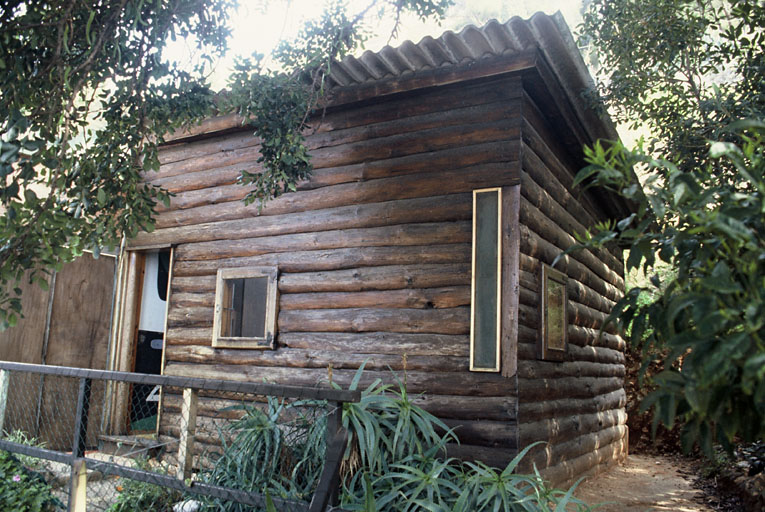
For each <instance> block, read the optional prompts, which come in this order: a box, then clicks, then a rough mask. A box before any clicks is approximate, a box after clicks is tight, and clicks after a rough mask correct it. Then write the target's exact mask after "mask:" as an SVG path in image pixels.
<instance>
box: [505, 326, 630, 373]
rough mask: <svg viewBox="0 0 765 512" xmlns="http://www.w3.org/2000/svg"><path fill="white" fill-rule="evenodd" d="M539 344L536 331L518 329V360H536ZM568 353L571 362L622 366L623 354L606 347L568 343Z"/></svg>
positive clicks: (524, 327) (524, 328) (522, 327)
mask: <svg viewBox="0 0 765 512" xmlns="http://www.w3.org/2000/svg"><path fill="white" fill-rule="evenodd" d="M538 343H539V340H538V335H537V331H536V330H532V329H529V328H528V327H526V326H521V327H520V333H519V336H518V359H522V360H523V359H525V360H535V359H536V358H537V344H538ZM568 352H569V354H570V356H569V357H570V358H571V360H574V361H590V362H593V363H605V364H624V362H625V356H624V353H623V352H621V351H619V350H613V349H610V348H607V347H598V346H592V345H585V346H579V345H577V344H575V343H569V345H568Z"/></svg>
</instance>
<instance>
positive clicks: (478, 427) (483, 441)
mask: <svg viewBox="0 0 765 512" xmlns="http://www.w3.org/2000/svg"><path fill="white" fill-rule="evenodd" d="M443 421H444V423H446V426H447V427H449V428H450V429H453V432H454V434H455V435H456V436H457V438H458V439H459V441H460V443H461V444H469V445H477V446H493V447H498V448H503V449H509V448H513V447H517V446H518V426H517V425H516V423H515V422H511V421H490V420H479V421H474V420H469V419H445V420H443Z"/></svg>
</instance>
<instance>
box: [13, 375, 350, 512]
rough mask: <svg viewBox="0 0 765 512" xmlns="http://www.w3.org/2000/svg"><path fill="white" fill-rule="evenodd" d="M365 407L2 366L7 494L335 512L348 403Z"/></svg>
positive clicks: (109, 503) (233, 385)
mask: <svg viewBox="0 0 765 512" xmlns="http://www.w3.org/2000/svg"><path fill="white" fill-rule="evenodd" d="M358 400H359V393H358V392H356V391H353V392H351V391H341V390H333V389H326V388H300V387H292V386H279V385H273V384H260V383H240V382H232V381H220V380H205V379H193V378H190V379H186V378H178V377H166V376H158V375H145V374H135V373H123V372H107V371H98V370H83V369H75V368H66V367H56V366H41V365H28V364H21V363H7V362H0V433H1V434H2V436H1V437H0V486H5V489H2V492H3V493H5V494H3V495H4V496H6V495H8V496H12V497H18V499H19V500H22V501H19V503H23V500H24V499H29V500H38V501H40V502H42V503H45V506H46V507H48V509H49V510H67V509H68V510H85V508H84V507H85V505H86V506H87V510H88V511H91V510H93V511H109V512H125V511H132V510H142V511H148V510H151V511H174V512H191V511H204V510H210V511H212V510H215V511H219V510H224V511H244V510H247V511H249V510H268V511H271V510H279V511H281V510H285V511H293V510H294V511H298V510H305V511H308V510H310V511H319V510H322V511H323V510H326V509H327V507H328V506H330V505H332V504H333V498H334V495H335V494H336V492H337V488H338V479H339V476H338V472H339V466H340V460H341V457H342V452H343V450H344V447H345V433H344V432H343V431H342V428H341V425H340V411H341V409H342V403H343V402H355V401H358ZM30 489H31V490H30ZM9 493H10V494H9ZM8 499H11V498H8ZM13 499H16V498H13ZM20 509H22V508H20ZM43 509H44V510H45V508H43Z"/></svg>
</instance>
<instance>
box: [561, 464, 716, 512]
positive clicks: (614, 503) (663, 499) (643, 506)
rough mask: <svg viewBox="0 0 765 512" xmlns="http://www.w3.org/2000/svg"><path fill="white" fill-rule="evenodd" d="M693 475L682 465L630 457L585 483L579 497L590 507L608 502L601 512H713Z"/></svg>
mask: <svg viewBox="0 0 765 512" xmlns="http://www.w3.org/2000/svg"><path fill="white" fill-rule="evenodd" d="M691 475H692V472H691V470H690V468H689V467H688V466H687V465H686V464H685V463H683V462H682V461H678V460H674V459H670V458H667V457H655V456H646V455H630V456H629V458H628V459H627V462H625V463H624V465H622V466H617V467H614V468H613V469H611V470H610V471H608V472H606V473H603V474H600V475H598V476H596V477H593V478H591V479H589V480H588V481H586V482H583V483H582V484H581V485H580V486H579V488H578V489H577V492H576V496H577V497H579V498H580V499H582V500H584V501H585V502H587V503H589V504H591V505H595V504H597V503H605V502H608V504H606V505H603V506H602V507H599V508H598V509H597V510H598V511H599V512H643V511H646V510H660V511H673V512H712V511H713V509H711V508H709V507H708V506H706V505H705V504H704V501H703V493H702V492H701V491H700V490H698V489H694V488H693V487H692V481H693V478H692V476H691Z"/></svg>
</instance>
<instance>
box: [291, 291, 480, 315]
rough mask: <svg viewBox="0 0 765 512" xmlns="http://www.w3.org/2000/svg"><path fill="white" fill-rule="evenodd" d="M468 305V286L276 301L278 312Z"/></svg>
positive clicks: (297, 295) (300, 296) (316, 295)
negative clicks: (277, 302)
mask: <svg viewBox="0 0 765 512" xmlns="http://www.w3.org/2000/svg"><path fill="white" fill-rule="evenodd" d="M469 305H470V287H469V286H449V287H445V288H426V289H416V290H385V291H369V292H315V293H290V294H283V295H281V296H280V297H279V309H280V310H282V311H285V310H290V309H326V308H351V307H359V308H372V307H377V308H421V309H434V308H435V309H441V308H454V307H457V306H469Z"/></svg>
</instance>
